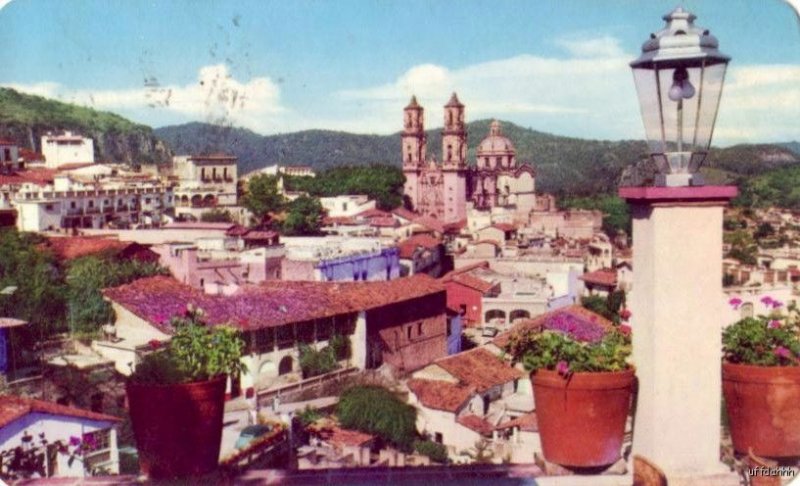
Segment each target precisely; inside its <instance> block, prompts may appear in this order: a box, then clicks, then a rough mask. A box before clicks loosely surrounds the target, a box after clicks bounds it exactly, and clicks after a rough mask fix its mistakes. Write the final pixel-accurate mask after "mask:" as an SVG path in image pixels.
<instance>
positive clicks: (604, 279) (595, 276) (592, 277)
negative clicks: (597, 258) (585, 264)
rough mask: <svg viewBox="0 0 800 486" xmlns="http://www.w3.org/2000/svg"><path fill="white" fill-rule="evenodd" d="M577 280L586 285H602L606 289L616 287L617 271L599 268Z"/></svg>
mask: <svg viewBox="0 0 800 486" xmlns="http://www.w3.org/2000/svg"><path fill="white" fill-rule="evenodd" d="M578 278H579V279H581V280H583V281H584V282H586V283H590V284H594V285H603V286H606V287H616V285H617V271H616V270H612V269H610V268H601V269H600V270H595V271H594V272H588V273H584V274H583V275H581V276H580V277H578Z"/></svg>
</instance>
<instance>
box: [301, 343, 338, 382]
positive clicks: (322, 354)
mask: <svg viewBox="0 0 800 486" xmlns="http://www.w3.org/2000/svg"><path fill="white" fill-rule="evenodd" d="M299 351H300V369H301V370H302V371H303V378H311V377H312V376H318V375H324V374H325V373H330V372H331V371H333V370H335V369H336V368H338V367H339V363H337V361H336V354H335V352H334V350H333V348H331V347H330V346H325V347H324V348H322V349H320V350H319V351H317V350H316V349H314V348H312V347H311V346H309V345H308V344H300V346H299Z"/></svg>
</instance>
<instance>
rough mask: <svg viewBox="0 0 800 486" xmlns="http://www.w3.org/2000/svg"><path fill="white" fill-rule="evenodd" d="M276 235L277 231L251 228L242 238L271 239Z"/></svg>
mask: <svg viewBox="0 0 800 486" xmlns="http://www.w3.org/2000/svg"><path fill="white" fill-rule="evenodd" d="M276 236H278V233H276V232H275V231H259V230H252V231H248V232H247V233H245V234H244V236H243V237H242V238H243V239H245V240H271V239H273V238H275V237H276Z"/></svg>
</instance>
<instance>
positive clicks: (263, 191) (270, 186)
mask: <svg viewBox="0 0 800 486" xmlns="http://www.w3.org/2000/svg"><path fill="white" fill-rule="evenodd" d="M242 204H243V205H244V207H246V208H247V209H249V210H250V212H251V213H253V216H255V217H256V218H257V219H258V220H259V221H262V222H263V221H267V220H269V219H270V216H271V215H272V214H274V213H277V212H280V211H281V210H282V209H283V207H284V205H285V200H284V198H283V195H282V194H281V193H280V191H278V177H277V176H274V175H268V174H259V175H257V176H255V177H253V178H252V179H250V181H249V182H248V183H247V193H246V194H245V195H244V197H243V198H242Z"/></svg>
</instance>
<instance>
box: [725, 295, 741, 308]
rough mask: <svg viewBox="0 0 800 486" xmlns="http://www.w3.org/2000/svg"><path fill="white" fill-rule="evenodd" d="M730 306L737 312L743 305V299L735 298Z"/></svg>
mask: <svg viewBox="0 0 800 486" xmlns="http://www.w3.org/2000/svg"><path fill="white" fill-rule="evenodd" d="M728 304H730V306H731V307H733V310H737V309H739V307H740V306H741V305H742V299H740V298H739V297H734V298H732V299H731V300H729V301H728Z"/></svg>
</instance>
